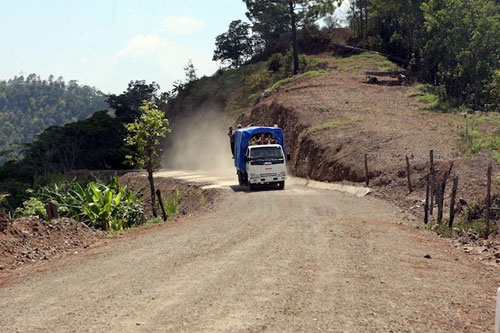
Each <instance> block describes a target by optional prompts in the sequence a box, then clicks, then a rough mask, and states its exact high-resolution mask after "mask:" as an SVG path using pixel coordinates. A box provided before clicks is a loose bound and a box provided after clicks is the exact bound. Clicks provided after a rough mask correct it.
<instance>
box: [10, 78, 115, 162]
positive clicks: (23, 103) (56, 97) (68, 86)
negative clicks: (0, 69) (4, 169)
mask: <svg viewBox="0 0 500 333" xmlns="http://www.w3.org/2000/svg"><path fill="white" fill-rule="evenodd" d="M105 108H107V105H106V102H105V96H104V94H103V93H102V92H100V91H99V90H97V89H95V88H91V87H88V86H82V85H79V84H78V83H77V81H69V83H65V82H64V81H63V79H62V78H61V77H60V78H59V79H57V80H54V78H53V76H50V77H49V78H48V79H47V80H41V79H40V77H39V76H37V75H35V74H30V75H28V76H27V77H26V78H25V77H24V76H19V77H15V78H14V79H11V80H8V81H0V154H1V155H4V156H3V157H2V156H0V164H1V163H3V162H4V161H5V160H6V159H7V158H8V157H9V156H12V155H15V154H16V153H17V152H18V151H19V147H20V145H22V144H23V143H25V142H29V141H31V140H32V139H33V138H34V137H35V136H36V135H37V134H39V133H41V132H42V131H43V130H44V129H46V128H47V127H49V126H53V125H64V124H66V123H69V122H74V121H77V120H82V119H85V118H88V117H89V116H91V115H92V114H93V113H94V112H96V111H97V110H102V109H105Z"/></svg>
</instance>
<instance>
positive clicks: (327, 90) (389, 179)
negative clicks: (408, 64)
mask: <svg viewBox="0 0 500 333" xmlns="http://www.w3.org/2000/svg"><path fill="white" fill-rule="evenodd" d="M325 60H327V61H328V69H329V70H330V71H331V72H330V73H329V74H327V75H323V76H320V77H305V78H298V79H295V80H293V81H291V82H290V83H288V84H287V85H284V86H282V87H281V88H279V89H277V90H276V91H274V92H273V93H272V94H269V95H268V96H267V97H265V98H264V99H263V100H262V101H261V102H260V103H259V104H257V105H256V106H255V107H254V108H252V109H251V110H249V111H247V112H246V113H245V114H243V115H242V116H241V117H240V118H239V119H238V122H239V123H242V124H248V123H253V124H256V125H269V124H274V123H277V124H279V125H280V126H282V127H283V128H284V130H285V131H286V139H287V142H286V144H287V146H288V148H289V151H290V152H291V154H292V163H291V167H292V170H291V171H292V173H293V174H295V175H297V176H300V177H306V178H310V179H315V180H320V181H351V182H364V180H365V169H364V155H365V154H368V167H369V175H370V186H374V187H376V188H377V191H376V193H378V194H380V195H382V196H384V197H387V198H390V199H391V200H395V201H397V202H399V203H400V204H401V205H402V206H404V207H407V208H410V207H412V206H415V205H416V204H417V205H419V204H420V203H421V202H420V200H421V199H423V198H425V180H424V179H425V175H426V173H427V170H428V165H429V150H431V149H433V150H434V151H435V161H436V163H437V169H438V171H440V172H444V171H445V170H447V169H448V167H449V164H450V163H451V161H454V169H453V170H454V173H455V174H457V175H459V176H460V186H459V196H463V197H464V198H467V199H479V198H481V197H484V193H485V192H484V189H483V187H484V185H485V177H486V170H487V165H488V163H489V162H491V161H493V160H492V159H491V157H489V155H486V154H482V155H477V156H475V157H473V158H469V157H465V155H464V154H463V153H461V151H460V150H459V149H458V143H459V140H460V137H461V135H462V133H463V132H464V129H463V126H464V120H463V116H460V115H455V114H439V113H431V112H428V111H423V109H424V108H425V104H424V103H423V102H420V101H419V100H418V98H417V96H415V95H414V92H413V91H414V89H413V88H411V87H407V86H401V85H400V84H399V82H398V80H397V78H396V76H397V74H398V68H396V66H395V65H393V64H391V63H390V62H388V61H387V60H385V59H384V58H383V57H380V56H378V55H374V54H362V55H359V56H354V57H350V58H332V57H329V58H326V59H325ZM367 75H371V76H376V77H378V80H379V83H378V84H368V83H367V82H366V81H367V80H366V76H367ZM406 155H407V156H408V157H409V158H410V162H411V165H412V171H411V172H412V178H413V182H414V184H413V185H414V187H416V192H415V193H413V194H412V195H407V182H406V162H405V156H406ZM495 169H496V167H495V168H494V170H495ZM422 193H423V194H424V195H422Z"/></svg>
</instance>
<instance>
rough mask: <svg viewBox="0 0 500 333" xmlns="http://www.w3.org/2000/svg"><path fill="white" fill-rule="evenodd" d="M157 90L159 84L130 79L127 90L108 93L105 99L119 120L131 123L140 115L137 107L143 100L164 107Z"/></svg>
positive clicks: (163, 101)
mask: <svg viewBox="0 0 500 333" xmlns="http://www.w3.org/2000/svg"><path fill="white" fill-rule="evenodd" d="M188 67H189V64H188ZM193 71H194V68H193ZM159 90H160V86H159V85H158V84H157V83H156V82H152V83H149V84H147V83H146V81H144V80H136V81H130V83H129V84H128V87H127V90H125V91H124V92H123V93H121V94H119V95H115V94H111V95H109V96H108V97H107V99H106V101H107V102H108V104H109V106H110V107H111V108H112V109H113V110H114V111H115V114H116V117H117V118H118V119H119V120H120V121H121V122H123V123H125V124H126V123H131V122H133V121H134V120H135V119H137V118H139V117H140V115H141V112H140V110H139V108H140V107H141V105H142V102H143V101H152V102H155V103H156V105H158V106H159V107H160V108H163V107H164V105H165V103H166V102H165V100H164V98H163V97H162V95H161V94H159Z"/></svg>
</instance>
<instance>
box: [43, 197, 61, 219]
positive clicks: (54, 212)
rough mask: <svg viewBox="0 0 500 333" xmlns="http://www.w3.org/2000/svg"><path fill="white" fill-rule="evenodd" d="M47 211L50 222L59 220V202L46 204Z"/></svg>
mask: <svg viewBox="0 0 500 333" xmlns="http://www.w3.org/2000/svg"><path fill="white" fill-rule="evenodd" d="M45 211H46V212H47V217H48V218H49V221H50V220H53V219H58V218H59V211H58V205H57V202H55V201H51V202H49V203H48V204H46V205H45Z"/></svg>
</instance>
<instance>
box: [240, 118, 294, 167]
mask: <svg viewBox="0 0 500 333" xmlns="http://www.w3.org/2000/svg"><path fill="white" fill-rule="evenodd" d="M260 133H270V134H272V135H273V136H274V137H275V138H276V140H278V143H279V144H280V145H281V147H282V148H283V152H284V153H285V154H286V150H285V138H284V137H283V130H282V129H281V128H278V127H246V128H241V129H239V130H237V131H236V132H235V134H234V166H235V167H236V168H237V169H239V170H241V171H246V165H245V152H246V150H247V147H248V142H249V141H250V139H251V138H252V136H254V135H255V134H260Z"/></svg>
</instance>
